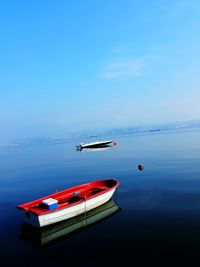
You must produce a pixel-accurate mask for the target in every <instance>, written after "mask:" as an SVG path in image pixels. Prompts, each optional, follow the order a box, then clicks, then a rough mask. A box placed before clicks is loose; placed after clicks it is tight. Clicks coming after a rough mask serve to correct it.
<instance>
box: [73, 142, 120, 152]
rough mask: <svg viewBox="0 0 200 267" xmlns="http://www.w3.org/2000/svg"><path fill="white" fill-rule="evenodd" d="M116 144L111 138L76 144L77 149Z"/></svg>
mask: <svg viewBox="0 0 200 267" xmlns="http://www.w3.org/2000/svg"><path fill="white" fill-rule="evenodd" d="M112 143H113V144H114V145H116V144H117V143H116V142H113V141H112V140H105V141H96V142H92V143H86V144H84V143H81V144H80V145H78V146H76V147H77V149H80V150H81V149H83V148H98V147H104V146H108V145H111V144H112Z"/></svg>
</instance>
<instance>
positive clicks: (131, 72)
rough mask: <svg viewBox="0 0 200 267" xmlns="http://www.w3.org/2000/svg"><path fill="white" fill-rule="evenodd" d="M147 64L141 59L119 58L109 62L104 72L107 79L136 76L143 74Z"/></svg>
mask: <svg viewBox="0 0 200 267" xmlns="http://www.w3.org/2000/svg"><path fill="white" fill-rule="evenodd" d="M144 68H145V64H144V62H143V60H141V59H134V58H132V59H131V58H128V59H127V58H117V59H113V60H111V61H110V62H108V63H107V64H106V65H105V67H104V71H103V73H102V77H103V78H105V79H116V78H136V77H139V76H142V75H143V71H144Z"/></svg>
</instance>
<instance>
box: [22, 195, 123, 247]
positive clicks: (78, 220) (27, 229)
mask: <svg viewBox="0 0 200 267" xmlns="http://www.w3.org/2000/svg"><path fill="white" fill-rule="evenodd" d="M120 210H121V208H119V207H118V205H117V204H116V203H115V201H114V200H113V199H111V200H109V201H108V202H107V203H105V204H103V205H101V206H100V207H98V208H95V209H93V210H91V211H88V212H87V213H85V214H82V215H79V216H77V217H74V218H72V219H69V220H66V221H62V222H60V223H57V224H54V225H51V226H46V227H43V228H36V227H34V226H31V225H29V224H27V223H24V224H23V225H22V228H21V235H20V237H21V239H23V240H24V241H27V242H30V243H32V244H36V245H46V244H47V243H49V242H52V241H55V240H56V239H59V238H63V237H67V236H68V235H70V234H72V233H75V232H76V231H78V230H82V229H84V228H85V227H88V226H90V225H92V224H95V223H97V222H99V221H101V220H103V219H106V218H108V217H110V216H111V215H113V214H115V213H117V212H119V211H120Z"/></svg>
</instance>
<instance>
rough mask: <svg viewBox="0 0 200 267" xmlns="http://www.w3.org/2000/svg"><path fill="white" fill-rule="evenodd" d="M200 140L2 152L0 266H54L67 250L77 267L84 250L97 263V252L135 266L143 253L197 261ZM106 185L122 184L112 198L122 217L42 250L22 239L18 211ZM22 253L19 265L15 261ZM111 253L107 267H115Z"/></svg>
mask: <svg viewBox="0 0 200 267" xmlns="http://www.w3.org/2000/svg"><path fill="white" fill-rule="evenodd" d="M199 137H200V132H199V131H193V132H192V131H191V132H189V131H185V132H180V131H176V132H172V131H171V132H170V133H161V132H156V133H151V134H149V135H132V136H124V137H120V138H115V140H116V141H117V143H118V145H117V147H115V148H112V149H109V150H106V151H101V152H100V153H99V152H98V151H96V152H92V153H79V152H78V151H76V149H75V147H76V143H77V142H72V143H69V142H68V143H62V144H51V145H50V144H48V145H47V144H45V145H30V146H21V147H20V146H18V147H9V148H7V149H5V148H4V149H1V150H0V159H1V165H0V172H1V178H0V210H1V213H2V214H3V216H0V234H1V241H0V247H1V250H0V251H1V252H0V253H1V255H2V256H3V258H2V259H8V258H10V259H11V258H12V259H13V264H14V263H16V262H18V263H19V262H20V263H21V264H22V266H27V265H26V264H25V259H26V260H28V258H29V257H33V255H34V257H35V258H36V255H37V257H41V259H42V260H41V263H40V264H39V266H42V263H43V264H44V263H45V258H46V257H47V255H48V257H49V260H48V263H50V259H51V263H52V264H53V263H55V260H54V259H53V254H54V256H55V255H56V256H55V257H56V260H57V262H59V263H60V264H62V263H63V262H66V251H67V258H68V261H69V262H70V261H71V262H73V259H74V257H75V258H76V261H77V263H79V264H81V257H84V256H85V253H86V251H88V250H89V251H90V252H91V255H92V256H91V257H92V259H94V260H95V259H96V258H98V257H99V256H100V255H99V254H98V250H99V251H101V250H102V247H103V250H104V251H108V250H110V251H111V254H113V253H114V254H117V255H120V258H123V257H125V258H126V259H129V260H132V263H134V262H137V260H139V259H140V260H141V258H140V257H139V255H141V253H142V255H143V256H145V257H148V256H151V257H156V255H157V254H158V253H160V255H161V254H162V255H165V253H168V255H172V254H173V255H175V256H176V257H177V258H178V257H179V256H178V255H180V254H181V255H182V256H183V255H185V256H187V255H188V259H191V257H192V256H193V259H194V258H195V256H196V258H197V255H199V252H198V251H199V247H200V227H199V225H200V197H199V196H200V175H199V174H200V138H199ZM141 163H142V164H144V170H143V171H142V172H141V171H139V170H138V164H141ZM106 178H116V179H117V180H118V181H119V182H120V186H119V187H118V189H117V191H116V194H114V199H115V200H116V201H117V203H118V204H119V206H120V208H121V209H122V212H120V213H118V214H116V216H112V217H110V218H109V220H105V221H101V223H99V224H95V225H93V227H90V228H87V230H86V231H83V232H80V233H79V234H78V235H75V236H73V237H70V238H69V239H67V240H65V239H63V240H62V241H61V242H59V244H57V243H56V244H53V245H51V246H50V247H49V248H48V249H46V250H37V249H35V248H32V247H30V246H27V244H25V243H24V242H22V241H21V240H20V238H19V235H20V233H19V231H20V227H21V225H22V220H21V216H20V215H21V214H19V211H18V210H17V209H16V208H15V207H16V205H18V204H20V203H23V202H26V201H29V200H32V199H35V198H38V197H41V196H43V195H48V194H50V193H53V192H55V191H56V190H62V189H64V188H67V187H71V186H75V185H78V184H80V183H85V182H89V181H92V180H97V179H106ZM105 240H106V242H105ZM11 243H12V248H11ZM93 244H95V246H94V245H93ZM75 251H76V253H75ZM77 251H78V256H77ZM19 254H20V255H22V258H23V259H24V260H21V261H20V259H19V257H18V255H19ZM111 254H109V255H108V262H109V261H110V264H111V263H112V264H117V262H118V261H117V260H113V257H112V256H111ZM6 255H7V256H8V255H9V256H8V258H6ZM10 255H12V257H10ZM51 255H52V256H51ZM133 258H134V259H133ZM101 263H102V264H103V262H101V260H100V262H99V264H101ZM179 263H180V262H179ZM30 264H32V265H30V266H34V264H35V265H36V264H37V265H38V262H37V263H36V261H34V260H33V262H31V263H30ZM102 266H103V265H102ZM188 266H189V265H188Z"/></svg>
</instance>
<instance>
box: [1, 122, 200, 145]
mask: <svg viewBox="0 0 200 267" xmlns="http://www.w3.org/2000/svg"><path fill="white" fill-rule="evenodd" d="M195 128H200V120H191V121H184V122H172V123H167V124H160V125H146V126H145V125H144V126H132V127H123V128H114V129H110V130H107V131H102V132H96V133H94V132H93V133H91V132H87V133H82V134H81V133H79V134H73V135H67V136H64V137H49V138H35V139H32V140H29V141H27V142H23V143H0V148H1V147H8V146H19V145H25V144H47V143H64V142H71V141H73V140H78V139H82V140H84V139H90V138H91V139H94V138H101V137H102V138H107V137H108V136H121V135H128V134H140V133H148V132H149V133H151V132H159V131H171V130H181V129H195Z"/></svg>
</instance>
